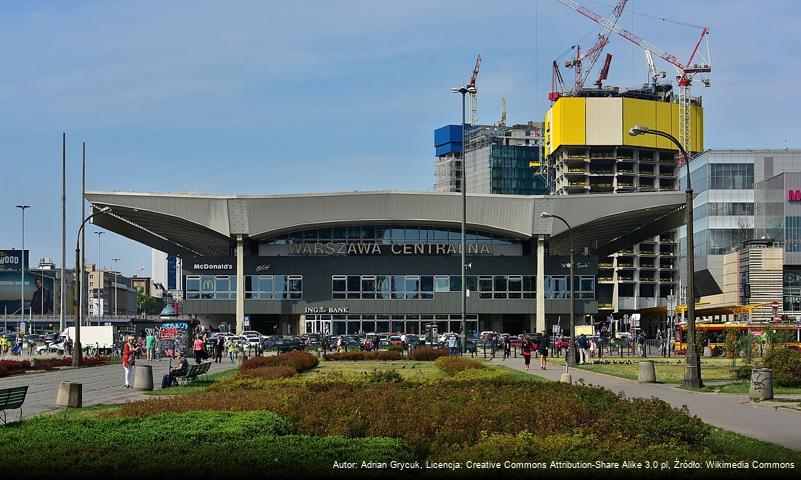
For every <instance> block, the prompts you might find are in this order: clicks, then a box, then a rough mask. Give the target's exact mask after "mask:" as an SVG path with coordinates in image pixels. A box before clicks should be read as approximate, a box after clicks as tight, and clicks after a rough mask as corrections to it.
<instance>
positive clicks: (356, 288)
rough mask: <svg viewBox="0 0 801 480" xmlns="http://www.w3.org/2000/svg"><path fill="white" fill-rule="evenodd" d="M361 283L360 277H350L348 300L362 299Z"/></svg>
mask: <svg viewBox="0 0 801 480" xmlns="http://www.w3.org/2000/svg"><path fill="white" fill-rule="evenodd" d="M361 282H362V279H361V277H359V276H358V275H348V299H357V298H361V296H362V295H361Z"/></svg>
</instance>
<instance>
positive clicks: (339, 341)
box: [337, 335, 342, 353]
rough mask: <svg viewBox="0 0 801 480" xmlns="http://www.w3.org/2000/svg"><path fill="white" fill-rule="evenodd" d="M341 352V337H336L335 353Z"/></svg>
mask: <svg viewBox="0 0 801 480" xmlns="http://www.w3.org/2000/svg"><path fill="white" fill-rule="evenodd" d="M340 352H342V335H340V336H339V337H337V353H340Z"/></svg>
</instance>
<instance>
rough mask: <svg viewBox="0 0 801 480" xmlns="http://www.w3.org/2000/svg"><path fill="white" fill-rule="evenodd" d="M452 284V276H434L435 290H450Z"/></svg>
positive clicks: (437, 291)
mask: <svg viewBox="0 0 801 480" xmlns="http://www.w3.org/2000/svg"><path fill="white" fill-rule="evenodd" d="M450 288H451V284H450V278H449V277H448V276H446V275H437V276H435V277H434V292H435V293H439V292H450V291H451V290H450Z"/></svg>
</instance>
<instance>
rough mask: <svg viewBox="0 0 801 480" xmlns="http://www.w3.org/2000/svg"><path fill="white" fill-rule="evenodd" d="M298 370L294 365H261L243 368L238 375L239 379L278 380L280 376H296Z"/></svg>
mask: <svg viewBox="0 0 801 480" xmlns="http://www.w3.org/2000/svg"><path fill="white" fill-rule="evenodd" d="M297 374H298V371H297V370H295V368H294V367H287V366H284V365H279V366H275V367H269V366H268V367H259V368H249V369H247V370H242V371H240V372H239V373H238V374H237V375H236V379H237V380H241V379H245V378H259V379H262V380H277V379H279V378H289V377H294V376H295V375H297Z"/></svg>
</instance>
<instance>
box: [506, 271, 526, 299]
mask: <svg viewBox="0 0 801 480" xmlns="http://www.w3.org/2000/svg"><path fill="white" fill-rule="evenodd" d="M508 285H509V298H522V294H523V277H521V276H519V275H517V276H515V275H510V276H509V283H508Z"/></svg>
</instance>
